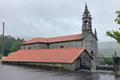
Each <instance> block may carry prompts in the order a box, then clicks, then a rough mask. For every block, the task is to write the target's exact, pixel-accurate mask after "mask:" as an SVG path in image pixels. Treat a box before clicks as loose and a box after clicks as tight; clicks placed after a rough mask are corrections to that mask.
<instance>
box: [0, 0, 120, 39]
mask: <svg viewBox="0 0 120 80" xmlns="http://www.w3.org/2000/svg"><path fill="white" fill-rule="evenodd" d="M86 2H87V4H88V8H89V10H90V12H91V15H92V18H93V20H92V22H93V30H94V28H96V29H97V32H98V38H99V41H111V40H113V39H111V38H109V37H107V36H106V31H108V30H116V29H118V26H119V25H116V24H115V22H114V19H115V17H116V14H115V11H117V10H120V1H119V0H86ZM84 6H85V0H0V21H1V22H0V25H1V26H0V32H1V33H2V21H5V22H6V26H5V27H6V30H5V34H6V35H8V34H9V35H12V36H17V37H30V38H32V37H55V36H62V35H69V34H79V33H81V27H82V26H81V25H82V14H83V11H84Z"/></svg>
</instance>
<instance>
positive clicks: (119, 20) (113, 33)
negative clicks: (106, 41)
mask: <svg viewBox="0 0 120 80" xmlns="http://www.w3.org/2000/svg"><path fill="white" fill-rule="evenodd" d="M116 14H117V18H116V19H115V22H116V23H117V24H119V25H120V10H119V11H117V12H116ZM106 34H107V36H110V37H111V38H113V39H115V40H116V41H117V42H118V43H119V44H120V28H119V29H118V30H117V31H108V32H107V33H106Z"/></svg>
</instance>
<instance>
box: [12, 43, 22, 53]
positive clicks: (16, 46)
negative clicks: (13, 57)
mask: <svg viewBox="0 0 120 80" xmlns="http://www.w3.org/2000/svg"><path fill="white" fill-rule="evenodd" d="M20 46H21V42H20V41H15V42H14V43H13V44H12V46H11V50H10V51H11V52H14V51H17V50H19V49H20Z"/></svg>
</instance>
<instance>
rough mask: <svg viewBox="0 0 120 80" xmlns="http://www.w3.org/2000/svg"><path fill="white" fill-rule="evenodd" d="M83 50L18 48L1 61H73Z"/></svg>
mask: <svg viewBox="0 0 120 80" xmlns="http://www.w3.org/2000/svg"><path fill="white" fill-rule="evenodd" d="M83 51H86V50H85V49H83V48H68V49H67V48H63V49H42V50H41V49H40V50H19V51H17V52H13V53H12V54H11V55H9V56H8V57H6V58H4V59H3V62H6V61H9V62H44V63H73V62H74V61H75V60H76V59H77V58H78V57H79V56H80V55H81V54H82V52H83Z"/></svg>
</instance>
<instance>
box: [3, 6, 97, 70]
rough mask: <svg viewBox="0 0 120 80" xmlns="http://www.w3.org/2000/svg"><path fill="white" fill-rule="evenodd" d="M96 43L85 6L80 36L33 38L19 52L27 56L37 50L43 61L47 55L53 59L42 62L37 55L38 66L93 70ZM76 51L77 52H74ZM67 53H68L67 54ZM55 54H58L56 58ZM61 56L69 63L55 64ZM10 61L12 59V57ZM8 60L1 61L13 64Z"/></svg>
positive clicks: (89, 16) (95, 34)
mask: <svg viewBox="0 0 120 80" xmlns="http://www.w3.org/2000/svg"><path fill="white" fill-rule="evenodd" d="M97 42H98V38H97V32H96V30H95V31H94V32H93V30H92V17H91V14H90V12H89V10H88V8H87V5H86V6H85V11H84V13H83V17H82V33H81V34H75V35H67V36H60V37H53V38H33V39H31V40H28V41H25V42H24V43H22V46H21V50H22V51H23V52H21V53H25V52H26V53H27V51H28V55H29V51H30V52H32V51H33V53H35V52H37V51H35V50H39V51H38V52H39V53H38V54H42V53H44V54H42V56H43V55H44V56H43V57H45V59H46V56H47V55H50V54H51V55H52V56H51V55H50V56H51V58H53V59H52V60H53V61H51V58H49V57H47V62H46V60H45V59H44V60H43V59H42V60H43V61H42V60H41V58H40V57H41V55H39V56H40V57H39V59H40V60H38V61H37V64H39V65H44V66H52V67H62V68H66V69H70V70H76V69H81V68H84V69H93V68H95V63H96V56H97V55H98V45H97ZM77 50H78V52H76V51H77ZM67 51H69V52H68V53H67ZM33 53H30V54H31V55H32V54H33ZM52 53H53V54H54V53H55V54H54V55H53V54H52ZM63 53H64V54H63ZM70 53H71V54H70ZM16 54H17V53H16ZM19 54H20V53H19ZM45 54H47V55H45ZM56 54H58V56H57V55H56ZM75 54H76V55H75ZM55 55H56V56H55ZM61 55H66V57H67V58H66V57H65V58H64V59H65V60H67V59H68V58H69V62H67V61H65V60H64V61H63V62H62V63H61V61H58V62H57V60H58V59H59V60H63V57H64V56H63V57H61V58H60V56H61ZM71 55H72V56H71ZM10 56H12V55H10ZM33 56H34V55H33ZM53 56H54V57H53ZM75 56H76V57H75ZM57 57H58V58H57ZM8 58H9V56H8ZM10 59H12V57H11V58H10ZM10 59H7V58H6V59H5V60H3V61H4V62H14V60H10ZM25 59H26V58H25ZM16 60H18V63H20V62H24V61H20V60H19V59H16ZM55 60H56V61H55ZM70 60H71V63H70ZM27 61H28V63H27V62H25V63H26V64H36V62H35V61H34V62H33V61H32V62H29V61H30V59H29V60H27ZM54 61H55V62H54ZM16 62H17V61H16ZM38 62H39V63H38Z"/></svg>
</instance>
